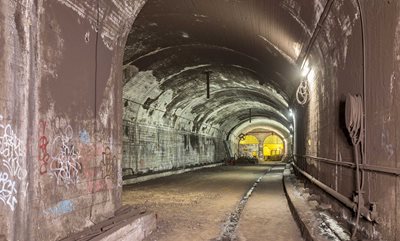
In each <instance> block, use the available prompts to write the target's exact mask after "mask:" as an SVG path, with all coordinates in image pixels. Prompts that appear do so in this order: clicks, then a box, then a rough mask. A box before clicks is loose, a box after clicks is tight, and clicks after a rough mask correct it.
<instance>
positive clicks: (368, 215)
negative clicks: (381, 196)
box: [292, 162, 378, 222]
mask: <svg viewBox="0 0 400 241" xmlns="http://www.w3.org/2000/svg"><path fill="white" fill-rule="evenodd" d="M292 166H293V167H294V168H295V169H296V170H297V171H298V172H300V173H301V174H302V175H303V176H304V177H306V178H307V179H308V180H309V181H310V182H312V183H314V184H315V185H317V186H318V187H319V188H321V189H322V190H323V191H325V192H327V193H328V194H329V195H331V196H332V197H334V198H336V199H337V200H338V201H339V202H341V203H343V204H344V205H345V206H347V207H348V208H350V209H351V210H353V212H355V211H357V203H355V202H353V201H351V200H350V199H349V198H347V197H345V196H343V195H342V194H340V193H338V192H337V191H335V190H333V189H332V188H330V187H329V186H327V185H325V184H324V183H322V182H320V181H319V180H317V179H316V178H315V177H313V176H311V175H310V174H308V173H307V172H305V171H303V170H301V169H300V168H299V167H298V166H297V165H296V164H295V163H294V162H292ZM360 214H361V216H363V217H364V218H365V219H366V220H368V221H370V222H378V219H377V217H376V213H375V212H374V211H371V210H368V209H367V208H365V207H360Z"/></svg>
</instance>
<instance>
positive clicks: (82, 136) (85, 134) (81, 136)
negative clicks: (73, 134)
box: [79, 130, 90, 145]
mask: <svg viewBox="0 0 400 241" xmlns="http://www.w3.org/2000/svg"><path fill="white" fill-rule="evenodd" d="M79 139H81V142H82V143H83V144H86V145H88V144H90V136H89V133H88V132H87V131H86V130H82V131H81V132H80V133H79Z"/></svg>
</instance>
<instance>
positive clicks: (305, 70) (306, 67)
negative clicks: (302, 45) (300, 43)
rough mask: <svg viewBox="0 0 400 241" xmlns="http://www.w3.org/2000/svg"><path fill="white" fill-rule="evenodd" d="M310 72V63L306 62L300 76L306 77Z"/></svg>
mask: <svg viewBox="0 0 400 241" xmlns="http://www.w3.org/2000/svg"><path fill="white" fill-rule="evenodd" d="M310 70H311V68H310V63H309V62H308V60H307V61H306V63H305V64H304V66H303V69H302V70H301V76H303V77H306V76H307V75H308V74H309V73H310Z"/></svg>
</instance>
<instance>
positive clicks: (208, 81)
mask: <svg viewBox="0 0 400 241" xmlns="http://www.w3.org/2000/svg"><path fill="white" fill-rule="evenodd" d="M205 74H206V77H207V99H210V75H211V71H206V72H205Z"/></svg>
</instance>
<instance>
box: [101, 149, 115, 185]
mask: <svg viewBox="0 0 400 241" xmlns="http://www.w3.org/2000/svg"><path fill="white" fill-rule="evenodd" d="M114 163H116V157H115V156H112V154H111V149H110V147H106V148H105V151H104V152H103V153H102V161H101V166H102V174H103V178H112V176H113V175H114Z"/></svg>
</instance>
